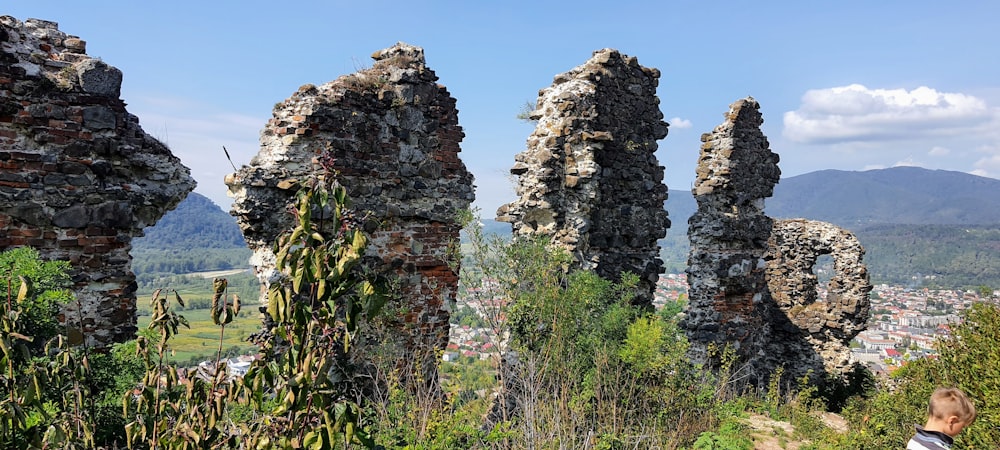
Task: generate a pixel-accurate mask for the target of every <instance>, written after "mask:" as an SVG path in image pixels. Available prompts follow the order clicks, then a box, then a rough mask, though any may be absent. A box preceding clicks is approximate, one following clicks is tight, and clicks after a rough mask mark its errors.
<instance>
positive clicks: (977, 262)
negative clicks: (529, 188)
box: [133, 167, 1000, 288]
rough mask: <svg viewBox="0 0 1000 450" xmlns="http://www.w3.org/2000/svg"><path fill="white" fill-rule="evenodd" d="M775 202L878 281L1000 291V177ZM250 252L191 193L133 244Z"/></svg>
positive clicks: (678, 240)
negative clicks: (854, 242)
mask: <svg viewBox="0 0 1000 450" xmlns="http://www.w3.org/2000/svg"><path fill="white" fill-rule="evenodd" d="M765 205H766V206H765V211H766V212H767V214H768V215H769V216H771V217H774V218H796V217H802V218H807V219H813V220H822V221H826V222H831V223H833V224H836V225H838V226H841V227H843V228H847V229H849V230H851V231H853V232H854V233H855V234H856V235H857V236H858V238H859V239H860V240H861V242H862V244H863V245H864V246H865V248H866V250H867V254H866V257H865V261H866V262H867V263H868V266H869V270H870V272H871V275H872V281H873V282H876V283H891V284H912V285H924V286H927V285H930V286H941V287H956V288H957V287H976V286H980V285H988V286H992V287H1000V180H994V179H992V178H984V177H978V176H975V175H970V174H967V173H962V172H952V171H945V170H928V169H922V168H917V167H894V168H891V169H880V170H868V171H863V172H851V171H842V170H821V171H818V172H811V173H807V174H804V175H798V176H794V177H789V178H783V179H782V180H781V182H780V183H779V184H778V185H777V186H776V187H775V192H774V196H773V197H772V198H769V199H767V200H766V202H765ZM665 207H666V209H667V211H668V213H669V216H670V220H671V222H672V226H671V228H670V229H669V230H668V231H667V237H666V238H665V239H663V240H662V241H661V243H660V244H661V247H662V251H661V257H663V259H664V262H665V265H666V267H667V270H668V271H670V272H682V271H683V270H684V268H685V266H686V264H687V252H688V241H687V219H688V217H690V216H691V214H693V213H694V211H695V210H696V204H695V201H694V198H693V197H692V196H691V193H690V191H685V190H671V191H670V193H669V197H668V199H667V202H666V205H665ZM483 223H484V227H485V231H487V232H492V233H498V234H502V235H504V234H509V233H510V225H508V224H506V223H499V222H496V221H494V220H483ZM216 249H217V250H216ZM245 249H246V247H245V244H244V242H243V238H242V235H241V233H240V231H239V228H238V227H237V225H236V220H235V219H234V218H233V217H232V216H230V215H229V214H228V213H226V212H224V211H222V209H221V208H219V207H218V206H216V205H215V204H214V203H212V202H211V201H210V200H208V199H207V198H205V197H204V196H201V195H199V194H191V195H190V196H188V198H187V199H185V200H184V201H183V202H181V203H180V205H179V206H178V207H177V209H175V210H174V211H171V212H169V213H167V214H166V215H165V216H164V217H163V219H162V220H161V221H160V222H159V223H157V225H156V226H155V227H151V228H149V229H147V230H146V236H145V237H142V238H138V239H136V240H135V241H134V242H133V256H134V257H135V263H134V266H141V267H147V268H148V267H150V264H152V263H151V262H148V261H143V258H146V257H151V258H159V259H160V260H161V261H162V260H163V259H166V258H165V254H170V255H173V256H172V258H170V259H176V258H177V255H182V254H190V255H192V256H195V255H200V256H197V258H202V259H211V261H201V262H199V261H195V265H196V266H198V267H199V268H200V269H201V270H215V269H217V268H216V267H208V266H211V265H213V264H217V265H222V266H232V267H241V266H245V264H246V259H245V258H246V256H248V255H249V251H248V250H245ZM225 250H238V251H232V252H230V251H225ZM206 252H207V253H206ZM223 255H225V258H223V257H222V256H223ZM184 259H187V260H189V259H190V258H184ZM213 261H214V262H213ZM178 264H186V265H187V266H188V267H190V266H191V263H189V262H179V263H178ZM160 266H162V264H160ZM220 268H223V267H220ZM137 272H138V270H137ZM177 273H183V272H177Z"/></svg>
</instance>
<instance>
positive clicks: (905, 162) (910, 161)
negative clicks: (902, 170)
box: [892, 158, 924, 167]
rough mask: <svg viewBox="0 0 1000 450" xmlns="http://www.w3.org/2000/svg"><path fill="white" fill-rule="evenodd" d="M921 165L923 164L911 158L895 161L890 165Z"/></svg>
mask: <svg viewBox="0 0 1000 450" xmlns="http://www.w3.org/2000/svg"><path fill="white" fill-rule="evenodd" d="M923 166H924V165H923V164H921V163H920V162H919V161H915V160H914V159H913V158H906V159H904V160H901V161H896V164H893V165H892V167H923Z"/></svg>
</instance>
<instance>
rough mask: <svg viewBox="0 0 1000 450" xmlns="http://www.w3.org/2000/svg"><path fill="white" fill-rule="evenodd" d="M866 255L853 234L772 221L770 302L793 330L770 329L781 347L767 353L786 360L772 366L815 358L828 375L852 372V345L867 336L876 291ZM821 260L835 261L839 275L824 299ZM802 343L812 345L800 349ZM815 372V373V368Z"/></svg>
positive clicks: (799, 222)
mask: <svg viewBox="0 0 1000 450" xmlns="http://www.w3.org/2000/svg"><path fill="white" fill-rule="evenodd" d="M864 254H865V249H864V247H862V246H861V242H859V241H858V239H857V238H856V237H855V236H854V234H852V233H851V232H850V231H847V230H844V229H842V228H840V227H837V226H835V225H833V224H830V223H826V222H819V221H814V220H805V219H790V220H775V221H774V226H773V228H772V229H771V238H770V241H769V242H768V254H767V256H766V257H765V259H766V260H767V268H766V272H767V285H768V288H769V290H770V291H771V298H773V299H774V301H775V303H776V304H777V305H778V308H779V309H780V310H781V311H782V312H783V313H784V316H785V317H787V320H788V322H785V324H786V325H792V326H785V327H775V328H773V329H772V338H771V342H772V343H773V344H777V346H778V348H777V349H774V350H772V351H770V352H768V353H769V354H781V355H783V357H784V358H785V359H784V360H776V361H773V362H772V366H773V365H775V364H782V363H783V364H785V365H787V366H792V367H798V366H802V367H810V365H808V364H807V361H798V359H801V358H802V357H803V356H805V355H811V354H812V353H815V354H817V355H818V356H819V358H820V359H821V360H822V361H823V364H824V367H825V369H826V370H827V372H830V373H844V372H845V371H847V370H849V369H850V366H851V362H850V354H851V352H850V348H849V347H848V344H849V343H850V341H851V339H854V337H855V336H857V335H858V333H860V332H862V331H864V329H865V323H866V322H867V319H868V316H869V312H870V308H871V303H870V299H869V297H868V293H869V292H871V290H872V286H871V284H870V283H869V281H868V268H867V267H866V266H865V264H864V262H863V258H864ZM822 255H830V256H831V257H832V258H833V269H834V272H835V274H834V276H833V277H832V278H831V279H830V281H829V282H828V283H827V294H826V298H825V299H820V298H818V297H819V296H818V293H817V289H816V288H817V285H818V282H817V279H816V275H815V274H814V273H813V267H814V266H815V265H816V261H817V259H818V258H819V257H820V256H822ZM803 338H804V340H805V342H806V343H808V344H809V345H808V346H807V347H804V348H799V347H797V346H796V344H799V343H802V341H803ZM778 350H780V353H778ZM810 350H811V352H810ZM811 367H813V368H814V369H815V365H812V366H811ZM795 375H797V376H801V375H804V373H796V374H795Z"/></svg>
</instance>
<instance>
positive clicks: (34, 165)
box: [0, 16, 195, 344]
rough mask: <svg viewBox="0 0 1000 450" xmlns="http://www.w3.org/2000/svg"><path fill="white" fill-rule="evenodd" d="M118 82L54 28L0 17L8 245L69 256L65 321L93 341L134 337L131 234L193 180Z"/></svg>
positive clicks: (0, 234)
mask: <svg viewBox="0 0 1000 450" xmlns="http://www.w3.org/2000/svg"><path fill="white" fill-rule="evenodd" d="M121 82H122V73H121V71H119V70H118V69H116V68H114V67H112V66H109V65H107V64H106V63H104V62H102V61H100V60H98V59H94V58H91V57H89V56H87V54H86V43H85V42H84V41H82V40H80V38H78V37H76V36H70V35H67V34H66V33H64V32H62V31H60V30H59V29H58V25H57V24H56V23H54V22H48V21H44V20H37V19H28V20H25V21H24V22H21V21H19V20H17V19H14V18H13V17H10V16H3V17H0V249H4V248H8V247H19V246H32V247H35V248H37V249H38V250H39V252H40V253H41V254H42V256H43V257H44V258H46V259H61V260H68V261H69V262H70V264H71V265H72V267H73V274H72V275H73V281H74V282H75V291H76V295H77V298H78V299H79V300H80V302H81V303H82V310H77V309H76V306H75V305H70V307H69V308H68V309H67V310H66V311H65V316H66V317H65V318H66V319H67V321H68V323H69V324H70V326H73V327H74V328H77V329H80V330H82V331H83V332H84V334H85V335H86V336H87V337H88V338H89V340H90V341H91V342H92V343H95V344H103V343H108V342H113V341H121V340H126V339H130V338H132V337H133V336H134V332H135V320H136V319H135V301H136V299H135V289H136V285H135V275H134V274H133V273H132V272H131V269H130V261H131V258H130V256H129V251H130V250H131V247H132V245H131V241H132V238H133V237H136V236H141V235H142V231H143V229H144V228H145V227H148V226H151V225H153V224H154V223H156V221H157V220H159V218H160V217H161V216H162V215H163V214H164V213H165V212H167V211H169V210H170V209H173V208H174V207H175V206H177V204H178V203H179V202H180V201H181V200H182V199H183V198H184V197H185V196H186V195H187V194H188V192H190V191H191V190H192V189H194V186H195V182H194V180H192V179H191V177H190V175H189V170H188V169H187V168H186V167H184V166H183V165H181V163H180V161H179V160H178V159H177V158H176V157H174V156H173V155H172V154H171V153H170V150H169V149H168V148H167V147H166V146H165V145H163V144H162V143H160V142H159V141H157V140H156V139H154V138H152V137H150V136H148V135H146V134H145V133H144V132H143V130H142V128H141V127H140V126H139V119H138V118H137V117H135V116H134V115H131V114H129V113H128V111H126V110H125V102H123V101H122V100H121V99H119V96H120V91H121ZM80 317H82V326H81V325H80V324H79V322H80V320H79V319H80Z"/></svg>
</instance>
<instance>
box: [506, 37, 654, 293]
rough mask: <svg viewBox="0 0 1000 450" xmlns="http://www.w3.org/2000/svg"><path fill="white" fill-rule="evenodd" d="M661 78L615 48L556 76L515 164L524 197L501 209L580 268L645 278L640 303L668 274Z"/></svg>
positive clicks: (542, 95) (517, 231) (519, 229)
mask: <svg viewBox="0 0 1000 450" xmlns="http://www.w3.org/2000/svg"><path fill="white" fill-rule="evenodd" d="M659 77H660V72H659V71H658V70H656V69H652V68H648V67H643V66H641V65H639V62H638V61H637V60H636V58H635V57H629V56H626V55H623V54H621V53H619V52H618V51H617V50H612V49H603V50H598V51H596V52H594V54H593V56H592V57H591V58H590V59H589V60H588V61H587V62H585V63H584V64H583V65H581V66H578V67H576V68H574V69H572V70H570V71H569V72H566V73H563V74H559V75H556V77H555V80H554V82H553V84H552V86H550V87H548V88H545V89H542V90H541V91H539V93H538V101H537V103H536V107H535V110H534V111H533V112H532V113H531V119H533V120H537V121H538V123H537V125H536V127H535V131H534V132H533V133H532V134H531V136H529V137H528V142H527V149H526V150H524V151H523V152H521V153H519V154H518V155H517V156H516V157H515V164H514V167H513V168H511V170H510V172H511V173H512V174H514V175H516V176H517V177H518V183H517V187H516V190H517V191H516V192H517V195H518V196H519V198H518V200H516V201H514V202H512V203H509V204H506V205H503V206H501V207H500V209H499V210H498V211H497V220H499V221H503V222H510V223H511V226H512V228H513V232H514V235H515V236H519V235H533V234H535V235H546V236H550V237H551V238H552V240H553V242H554V243H556V244H558V245H560V246H562V247H564V248H566V249H567V250H569V251H570V252H571V253H572V254H573V256H574V257H575V260H576V263H577V265H578V267H579V268H581V269H584V270H594V271H596V273H597V274H599V275H600V276H601V277H603V278H606V279H611V280H618V279H619V278H620V276H621V273H622V272H625V271H628V272H632V273H635V274H637V275H639V277H640V288H641V289H640V296H639V298H637V300H636V301H637V303H640V304H650V303H651V302H652V295H653V291H654V289H655V287H656V283H657V281H658V279H659V275H660V274H661V273H663V271H664V269H663V262H662V261H661V260H660V259H659V246H658V244H657V240H658V239H661V238H663V237H664V236H666V231H667V228H669V227H670V220H669V219H668V218H667V212H666V210H665V209H664V208H663V202H664V201H665V200H666V199H667V186H666V185H665V184H664V183H663V166H661V165H659V162H658V161H657V159H656V155H655V152H656V148H657V143H656V141H658V140H660V139H663V138H664V137H666V135H667V123H666V122H664V121H663V113H662V112H660V108H659V104H660V100H659V98H657V96H656V87H657V84H658V79H659Z"/></svg>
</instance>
